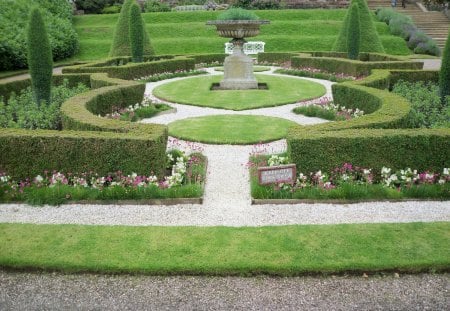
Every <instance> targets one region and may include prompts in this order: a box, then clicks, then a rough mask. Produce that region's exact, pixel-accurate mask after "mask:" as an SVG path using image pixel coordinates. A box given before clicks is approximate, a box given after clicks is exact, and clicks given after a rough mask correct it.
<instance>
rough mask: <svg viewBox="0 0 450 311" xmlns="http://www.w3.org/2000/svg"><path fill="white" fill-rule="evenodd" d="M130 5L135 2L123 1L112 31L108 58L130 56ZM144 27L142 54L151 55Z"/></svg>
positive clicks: (132, 0) (130, 0) (151, 51)
mask: <svg viewBox="0 0 450 311" xmlns="http://www.w3.org/2000/svg"><path fill="white" fill-rule="evenodd" d="M132 4H136V0H125V2H124V3H123V5H122V9H121V10H120V15H119V19H118V20H117V24H116V28H115V30H114V38H113V43H112V45H111V50H110V51H109V56H110V57H116V56H130V55H131V45H130V31H129V24H130V8H131V5H132ZM142 24H143V27H144V30H143V32H144V54H145V55H152V54H153V48H152V46H151V44H150V39H149V36H148V33H147V31H146V30H145V23H144V22H143V23H142Z"/></svg>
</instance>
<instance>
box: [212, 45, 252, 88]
mask: <svg viewBox="0 0 450 311" xmlns="http://www.w3.org/2000/svg"><path fill="white" fill-rule="evenodd" d="M231 43H233V45H234V49H233V54H231V55H230V56H227V57H226V58H225V62H224V64H223V67H224V78H223V80H222V81H221V82H220V88H221V89H224V90H247V89H257V88H258V81H256V78H255V76H254V75H253V60H252V59H251V58H250V57H249V56H247V55H245V53H244V52H243V51H242V48H243V46H244V43H245V40H243V39H233V40H231Z"/></svg>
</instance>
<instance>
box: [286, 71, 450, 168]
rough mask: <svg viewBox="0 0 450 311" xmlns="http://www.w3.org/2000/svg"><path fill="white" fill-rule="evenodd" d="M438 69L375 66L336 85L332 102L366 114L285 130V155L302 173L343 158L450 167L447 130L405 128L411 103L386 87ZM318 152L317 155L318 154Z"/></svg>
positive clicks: (376, 165) (430, 74)
mask: <svg viewBox="0 0 450 311" xmlns="http://www.w3.org/2000/svg"><path fill="white" fill-rule="evenodd" d="M437 75H438V73H437V72H432V71H413V70H374V71H373V73H372V75H370V76H368V77H367V78H365V79H364V80H359V81H358V80H357V81H352V82H344V83H341V84H334V85H333V87H332V90H333V97H334V101H335V103H337V104H339V105H343V106H346V107H348V108H359V109H362V110H364V111H365V112H366V114H365V115H364V116H362V117H359V118H355V119H352V120H350V121H342V122H332V123H324V124H319V125H314V126H309V127H308V128H307V129H306V128H305V127H303V126H296V127H293V128H291V129H290V130H289V131H288V135H287V141H288V146H289V148H288V150H289V156H290V158H291V159H292V161H293V163H295V164H296V165H297V167H298V169H299V170H300V171H302V172H312V171H317V170H320V169H322V170H330V169H333V168H335V167H337V166H340V165H342V163H344V162H349V163H353V164H355V165H358V166H365V167H371V168H374V169H377V170H379V169H381V167H382V166H388V167H391V168H404V167H408V166H409V167H411V168H414V169H419V170H427V169H430V170H435V171H436V170H441V169H442V168H443V167H449V166H450V129H448V128H444V129H406V128H404V127H405V124H406V122H404V121H406V120H407V118H408V115H409V111H410V104H409V102H408V101H407V100H406V99H405V98H403V97H400V96H397V95H395V94H393V93H390V92H389V90H388V88H389V86H391V85H392V84H393V83H395V82H396V81H398V80H399V79H403V78H404V77H408V80H413V81H420V79H432V80H436V79H437ZM318 155H320V156H318Z"/></svg>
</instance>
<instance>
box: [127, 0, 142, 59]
mask: <svg viewBox="0 0 450 311" xmlns="http://www.w3.org/2000/svg"><path fill="white" fill-rule="evenodd" d="M129 30H130V45H131V59H132V61H133V62H135V63H141V62H142V60H143V55H144V25H143V20H142V17H141V8H140V7H139V5H137V4H136V3H134V4H132V5H131V8H130V21H129Z"/></svg>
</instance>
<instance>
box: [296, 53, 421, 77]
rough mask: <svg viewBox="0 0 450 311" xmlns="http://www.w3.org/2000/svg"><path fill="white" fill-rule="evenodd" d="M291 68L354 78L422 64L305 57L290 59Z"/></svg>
mask: <svg viewBox="0 0 450 311" xmlns="http://www.w3.org/2000/svg"><path fill="white" fill-rule="evenodd" d="M369 59H370V58H369ZM291 67H293V68H305V67H307V68H317V69H321V70H324V71H329V72H336V73H344V74H346V75H351V76H355V77H359V76H365V75H368V74H370V72H371V70H372V69H422V67H423V62H413V61H400V60H396V61H360V60H350V59H345V58H337V57H314V56H313V57H306V56H294V57H292V58H291Z"/></svg>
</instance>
